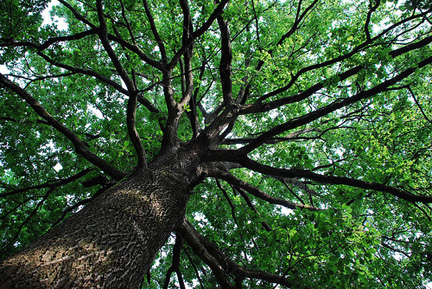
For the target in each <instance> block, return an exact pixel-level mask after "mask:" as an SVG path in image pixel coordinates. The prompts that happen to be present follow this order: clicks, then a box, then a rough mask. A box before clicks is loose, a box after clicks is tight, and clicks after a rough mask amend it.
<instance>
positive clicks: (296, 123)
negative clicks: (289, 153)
mask: <svg viewBox="0 0 432 289" xmlns="http://www.w3.org/2000/svg"><path fill="white" fill-rule="evenodd" d="M431 62H432V56H430V57H428V58H426V59H424V60H422V61H420V62H419V63H417V65H415V66H413V67H410V68H408V69H406V70H404V71H403V72H401V73H400V74H398V75H396V76H394V77H393V78H390V79H388V80H386V81H384V82H382V83H380V84H378V85H376V86H375V87H373V88H371V89H369V90H364V91H361V92H359V93H357V94H355V95H353V96H351V97H348V98H345V99H342V100H339V101H335V102H333V103H331V104H329V105H327V106H324V107H322V108H319V109H317V110H315V111H312V112H310V113H308V114H305V115H303V116H300V117H298V118H295V119H292V120H290V121H288V122H285V123H283V124H280V125H278V126H275V127H273V128H272V129H270V130H268V131H267V132H265V133H263V134H262V135H260V136H259V137H257V138H256V139H255V140H254V141H252V142H250V143H249V144H248V145H246V146H244V147H242V148H240V149H239V150H238V152H239V154H243V155H246V154H248V153H249V152H251V151H252V150H254V149H256V148H257V147H259V146H260V145H262V144H263V143H264V142H266V141H267V140H269V139H271V138H273V137H274V136H276V135H278V134H280V133H282V132H285V131H288V130H291V129H295V128H297V127H300V126H302V125H305V124H308V123H310V122H312V121H314V120H317V119H319V118H321V117H323V116H325V115H327V114H329V113H331V112H334V111H336V110H338V109H340V108H342V107H346V106H348V105H350V104H353V103H356V102H358V101H360V100H363V99H366V98H369V97H371V96H374V95H376V94H378V93H381V92H384V91H387V90H389V88H390V87H391V86H392V85H395V84H396V83H398V82H399V81H401V80H403V79H405V78H407V77H408V76H410V75H411V74H413V73H414V72H415V71H416V70H417V69H419V68H422V67H424V66H426V65H428V64H430V63H431Z"/></svg>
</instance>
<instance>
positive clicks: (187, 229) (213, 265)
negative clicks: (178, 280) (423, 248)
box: [177, 220, 234, 289]
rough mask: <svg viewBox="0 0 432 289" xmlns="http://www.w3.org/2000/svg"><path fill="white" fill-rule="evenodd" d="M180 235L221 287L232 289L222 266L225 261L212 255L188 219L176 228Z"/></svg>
mask: <svg viewBox="0 0 432 289" xmlns="http://www.w3.org/2000/svg"><path fill="white" fill-rule="evenodd" d="M177 231H178V232H179V233H180V234H181V236H182V237H183V238H184V239H185V240H186V242H187V243H188V244H189V246H191V248H192V250H193V251H194V253H195V254H196V255H197V256H198V257H199V258H200V259H201V260H203V261H204V262H205V263H206V264H207V265H208V266H209V267H210V269H211V270H212V271H213V273H214V274H215V277H216V280H217V281H218V283H219V285H220V286H221V288H223V289H234V287H233V286H232V284H231V283H230V281H229V276H228V273H227V272H226V271H227V270H226V269H225V268H224V266H225V262H223V263H222V264H221V263H220V262H219V260H217V259H216V258H215V256H213V255H212V254H211V253H210V252H209V249H208V248H206V246H205V245H206V244H203V237H202V236H201V235H200V234H199V233H198V232H197V231H196V230H195V229H194V228H193V227H192V225H191V224H190V223H189V222H188V221H186V220H185V221H184V222H183V224H182V225H181V226H179V228H178V229H177Z"/></svg>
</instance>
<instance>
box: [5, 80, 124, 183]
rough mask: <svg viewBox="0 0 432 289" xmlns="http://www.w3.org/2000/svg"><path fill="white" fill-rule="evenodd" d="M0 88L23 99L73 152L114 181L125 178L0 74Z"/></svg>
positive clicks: (35, 101)
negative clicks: (59, 135) (73, 147)
mask: <svg viewBox="0 0 432 289" xmlns="http://www.w3.org/2000/svg"><path fill="white" fill-rule="evenodd" d="M0 87H6V88H8V89H10V90H12V91H13V92H15V93H16V94H18V95H19V96H20V97H21V98H22V99H24V100H25V101H26V102H27V103H28V104H29V105H30V107H31V108H32V109H33V110H34V111H35V112H36V113H37V114H38V115H39V116H40V117H42V118H43V119H45V120H46V121H47V122H48V123H49V124H50V125H51V126H52V127H53V128H55V129H56V130H57V131H58V132H60V133H62V134H63V135H64V136H65V137H67V138H68V139H69V140H70V141H71V142H72V143H73V145H74V146H75V151H76V152H77V153H78V154H80V155H82V156H83V157H84V158H85V159H87V160H88V161H89V162H90V163H92V164H93V165H95V166H97V167H98V168H100V169H101V170H102V171H104V172H105V173H106V174H107V175H109V176H110V177H112V178H113V179H115V180H120V179H121V178H123V177H124V176H125V173H124V172H122V171H120V170H118V169H116V168H114V167H112V166H111V165H109V164H108V163H107V162H106V161H104V160H103V159H102V158H100V157H98V156H97V155H96V154H94V153H92V152H91V151H90V150H89V148H88V147H87V146H86V144H85V143H84V142H83V141H82V140H81V139H80V138H79V137H78V136H77V135H76V134H75V133H74V132H73V131H71V130H70V129H68V128H67V127H66V126H64V125H63V124H62V123H60V122H59V121H58V120H57V119H55V118H54V117H52V116H51V115H50V114H49V113H48V112H47V111H46V110H45V108H43V107H42V105H41V104H40V103H39V102H38V101H37V100H36V99H34V98H33V97H32V96H31V95H30V94H29V93H28V92H27V91H26V90H24V89H22V88H21V87H20V86H18V85H17V84H15V83H13V82H12V81H10V80H9V79H7V78H6V77H5V76H4V75H3V74H1V73H0Z"/></svg>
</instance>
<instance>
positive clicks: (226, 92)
mask: <svg viewBox="0 0 432 289" xmlns="http://www.w3.org/2000/svg"><path fill="white" fill-rule="evenodd" d="M217 21H218V24H219V28H220V33H221V60H220V65H219V73H220V78H221V84H222V95H223V99H224V105H225V106H226V107H230V106H231V105H232V103H233V95H232V80H231V74H232V65H231V62H232V50H231V40H230V37H231V36H230V32H229V29H228V24H227V23H226V21H225V20H224V19H223V17H222V16H221V15H219V16H218V17H217Z"/></svg>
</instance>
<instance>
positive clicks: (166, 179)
mask: <svg viewBox="0 0 432 289" xmlns="http://www.w3.org/2000/svg"><path fill="white" fill-rule="evenodd" d="M189 181H190V178H189V177H188V176H187V175H186V174H185V173H184V170H183V172H180V171H179V167H178V166H175V165H174V167H172V166H165V167H164V168H162V169H161V168H160V167H159V168H157V169H155V168H154V167H153V170H152V171H150V170H146V171H144V170H141V171H137V172H134V173H132V174H131V175H130V176H128V177H126V178H125V179H123V180H122V181H120V182H119V183H118V184H116V185H115V186H114V187H112V188H110V189H109V190H108V191H107V192H105V193H103V194H101V195H100V196H98V197H97V198H95V200H94V201H93V202H92V203H90V204H89V205H88V206H86V207H85V208H83V209H82V210H81V211H79V212H78V213H76V214H75V215H73V216H72V217H70V218H69V219H68V220H66V221H65V222H64V223H62V224H60V225H59V226H57V227H55V228H54V229H52V230H51V231H49V232H48V233H47V234H46V235H44V236H43V237H41V238H40V239H38V240H37V241H36V242H35V243H33V244H31V245H29V246H28V247H26V248H24V250H22V251H21V252H19V253H18V254H16V255H14V256H12V257H10V258H8V259H6V260H5V261H3V263H2V264H1V265H0V284H1V288H137V287H138V286H139V284H140V283H141V281H142V278H143V277H144V275H145V273H146V272H147V270H148V269H149V268H150V266H151V264H152V261H153V260H154V258H155V256H156V254H157V252H158V250H159V249H160V248H161V246H162V245H163V244H164V243H165V242H166V241H167V239H168V237H169V236H170V233H171V232H172V231H173V230H174V229H175V227H176V226H177V225H178V224H180V222H181V221H182V220H183V218H184V213H185V207H186V203H187V200H188V192H187V184H188V182H189Z"/></svg>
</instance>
